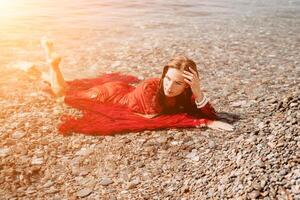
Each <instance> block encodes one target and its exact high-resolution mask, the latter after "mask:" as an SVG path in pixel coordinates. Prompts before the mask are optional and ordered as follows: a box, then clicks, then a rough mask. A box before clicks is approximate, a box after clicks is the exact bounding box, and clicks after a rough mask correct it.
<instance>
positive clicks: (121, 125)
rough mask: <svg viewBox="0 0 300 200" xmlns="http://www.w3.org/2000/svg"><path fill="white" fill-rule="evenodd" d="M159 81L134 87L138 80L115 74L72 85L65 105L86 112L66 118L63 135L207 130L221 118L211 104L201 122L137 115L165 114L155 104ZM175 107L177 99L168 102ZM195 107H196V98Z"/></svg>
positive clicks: (183, 116)
mask: <svg viewBox="0 0 300 200" xmlns="http://www.w3.org/2000/svg"><path fill="white" fill-rule="evenodd" d="M159 80H160V79H159V78H150V79H147V80H145V81H143V82H141V83H139V84H138V85H137V86H136V87H135V86H133V85H130V83H138V82H139V81H140V80H139V79H137V78H136V77H134V76H131V75H122V74H119V73H112V74H104V75H102V76H100V77H98V78H94V79H81V80H74V81H69V82H68V84H69V89H68V91H67V93H66V96H65V103H66V104H68V105H70V106H72V107H75V108H78V109H80V110H82V111H83V117H81V118H79V119H75V118H73V117H71V116H65V115H64V116H63V117H62V123H61V124H60V126H59V132H60V133H61V134H64V135H66V134H69V133H72V132H78V133H83V134H90V135H110V134H115V133H124V132H136V131H142V130H153V129H161V128H180V127H197V126H205V125H207V123H209V122H211V121H212V120H214V119H216V118H217V117H216V112H215V110H214V108H213V107H212V106H211V104H210V103H207V104H206V105H205V106H204V107H203V108H201V109H198V110H197V111H196V112H199V114H202V117H200V118H199V117H195V116H192V115H189V114H187V113H177V114H162V115H158V116H157V117H154V118H151V119H148V118H145V117H142V116H139V115H137V114H135V112H136V113H141V114H159V113H161V111H162V107H161V105H158V103H156V101H155V97H156V92H157V90H158V87H159ZM173 103H174V98H168V99H167V104H168V105H170V106H172V104H173ZM191 104H195V103H194V96H192V98H191ZM195 106H196V105H194V107H195ZM200 116H201V115H200Z"/></svg>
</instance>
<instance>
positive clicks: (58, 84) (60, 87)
mask: <svg viewBox="0 0 300 200" xmlns="http://www.w3.org/2000/svg"><path fill="white" fill-rule="evenodd" d="M41 43H42V46H43V47H44V48H45V51H46V59H47V63H48V64H49V65H50V85H51V89H52V91H53V92H54V94H55V95H56V96H64V95H65V92H66V90H67V87H68V85H67V83H66V82H65V80H64V77H63V75H62V73H61V71H60V69H59V63H60V61H61V57H60V56H58V55H57V54H56V53H55V52H54V51H53V43H52V42H51V41H48V40H46V39H42V41H41Z"/></svg>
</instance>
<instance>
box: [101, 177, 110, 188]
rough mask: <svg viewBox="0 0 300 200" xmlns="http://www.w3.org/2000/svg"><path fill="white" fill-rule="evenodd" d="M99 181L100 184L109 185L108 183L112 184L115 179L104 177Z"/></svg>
mask: <svg viewBox="0 0 300 200" xmlns="http://www.w3.org/2000/svg"><path fill="white" fill-rule="evenodd" d="M99 183H100V185H103V186H108V185H110V184H112V183H113V181H112V180H111V179H110V178H102V179H101V180H100V182H99Z"/></svg>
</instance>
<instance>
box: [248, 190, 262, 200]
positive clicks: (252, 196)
mask: <svg viewBox="0 0 300 200" xmlns="http://www.w3.org/2000/svg"><path fill="white" fill-rule="evenodd" d="M259 195H260V192H259V191H257V190H253V191H252V192H250V193H249V197H250V199H257V197H258V196H259Z"/></svg>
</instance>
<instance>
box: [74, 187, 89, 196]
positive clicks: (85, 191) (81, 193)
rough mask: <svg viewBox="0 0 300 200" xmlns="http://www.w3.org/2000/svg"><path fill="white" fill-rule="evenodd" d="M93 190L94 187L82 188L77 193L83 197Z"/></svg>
mask: <svg viewBox="0 0 300 200" xmlns="http://www.w3.org/2000/svg"><path fill="white" fill-rule="evenodd" d="M92 192H93V190H92V189H90V188H84V189H82V190H79V191H78V192H77V193H76V194H77V196H78V197H81V198H83V197H87V196H89V195H90V194H91V193H92Z"/></svg>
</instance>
